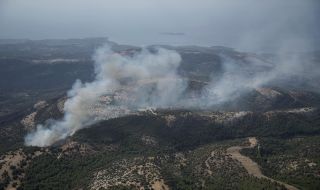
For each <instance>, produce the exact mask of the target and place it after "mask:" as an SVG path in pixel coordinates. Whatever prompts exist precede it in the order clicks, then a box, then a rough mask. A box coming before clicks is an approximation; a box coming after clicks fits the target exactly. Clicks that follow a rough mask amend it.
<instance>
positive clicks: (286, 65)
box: [25, 46, 320, 146]
mask: <svg viewBox="0 0 320 190" xmlns="http://www.w3.org/2000/svg"><path fill="white" fill-rule="evenodd" d="M220 56H221V58H222V70H221V76H220V77H218V78H217V77H213V79H212V80H211V81H210V82H209V84H207V85H206V86H205V87H204V88H203V89H202V90H201V91H200V92H199V93H196V95H194V94H193V95H192V93H190V92H189V91H188V80H189V79H188V78H186V77H182V76H180V75H178V74H177V73H178V68H179V66H180V62H181V57H180V55H179V54H178V53H177V52H175V51H172V50H166V49H161V48H155V49H154V48H146V49H142V50H141V51H137V52H136V51H134V52H121V53H116V52H113V51H112V50H111V48H110V47H108V46H105V47H102V48H100V49H98V50H97V51H96V53H95V55H94V56H93V58H94V61H95V74H96V78H95V80H94V81H93V82H90V83H82V82H81V81H79V80H78V81H76V82H75V84H74V85H73V87H72V89H71V90H70V91H69V92H68V100H67V101H66V102H65V106H64V111H65V115H64V117H63V119H62V120H58V121H50V122H49V123H47V124H46V125H38V126H37V129H36V131H34V132H32V133H30V134H29V135H27V137H26V139H25V143H26V145H32V146H49V145H51V144H53V143H55V142H57V141H59V140H62V139H65V138H66V137H68V136H70V135H72V134H74V133H75V132H76V131H77V130H79V129H81V128H84V127H87V126H90V125H91V124H93V123H95V122H97V121H98V120H105V119H110V118H115V117H120V116H124V115H127V114H132V113H133V112H137V111H138V110H141V109H146V108H150V107H151V108H187V109H189V108H197V109H212V108H214V107H215V106H220V105H223V104H224V103H226V102H231V101H233V100H236V99H237V98H238V97H240V96H241V94H243V93H245V92H249V91H250V90H253V89H257V88H260V87H263V86H264V85H267V84H271V83H273V82H275V81H276V82H277V83H279V82H278V81H280V80H283V79H284V78H285V79H290V78H291V77H304V78H305V77H309V78H311V79H312V78H317V77H318V76H319V73H320V72H319V66H317V65H315V64H311V63H310V62H309V63H308V64H305V59H304V57H299V56H298V57H296V56H295V55H292V54H285V56H280V57H279V58H277V59H275V60H274V61H275V62H270V61H266V60H262V59H260V58H258V57H256V56H249V57H248V58H247V59H246V60H244V61H243V60H242V61H239V60H238V59H235V58H234V57H233V58H232V57H229V56H228V55H225V54H223V53H222V54H221V55H220ZM304 81H305V80H304ZM313 81H314V80H313ZM306 82H307V81H306ZM289 83H290V82H289ZM287 84H288V83H287ZM287 84H286V85H287ZM318 89H319V88H318ZM103 97H105V98H106V99H107V101H104V103H101V98H103ZM97 105H99V106H100V110H102V111H100V112H103V113H102V114H100V115H102V117H100V116H99V114H97V113H96V112H97V111H96V110H95V108H96V107H97ZM101 105H102V107H101ZM97 115H98V116H97Z"/></svg>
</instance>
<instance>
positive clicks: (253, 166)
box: [227, 137, 298, 190]
mask: <svg viewBox="0 0 320 190" xmlns="http://www.w3.org/2000/svg"><path fill="white" fill-rule="evenodd" d="M248 141H249V143H250V145H249V146H232V147H230V148H228V149H227V154H230V155H231V158H232V159H235V160H238V161H239V162H240V163H241V165H242V166H243V167H244V168H245V169H246V170H247V172H248V173H249V174H250V175H253V176H255V177H257V178H265V179H268V180H270V181H273V182H277V183H279V184H281V185H284V186H285V187H286V188H287V189H288V190H298V188H296V187H294V186H292V185H289V184H286V183H284V182H281V181H277V180H274V179H272V178H269V177H267V176H265V175H263V173H262V172H261V170H260V167H259V165H258V164H257V163H256V162H254V161H253V160H251V159H250V158H249V157H247V156H244V155H242V154H240V150H241V149H243V148H254V147H255V146H257V144H258V141H257V139H256V138H255V137H249V138H248Z"/></svg>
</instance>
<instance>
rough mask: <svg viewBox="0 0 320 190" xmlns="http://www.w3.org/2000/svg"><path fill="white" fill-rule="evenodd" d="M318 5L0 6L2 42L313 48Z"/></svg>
mask: <svg viewBox="0 0 320 190" xmlns="http://www.w3.org/2000/svg"><path fill="white" fill-rule="evenodd" d="M319 5H320V0H265V1H263V0H0V38H30V39H44V38H82V37H109V38H110V39H111V40H113V41H116V42H120V43H126V44H134V45H148V44H155V43H157V44H158V43H161V44H175V45H177V44H179V45H181V44H196V45H206V46H211V45H224V46H230V47H236V48H239V49H249V50H251V49H264V48H272V47H274V46H281V45H283V44H285V45H286V46H291V47H303V48H310V47H313V45H316V44H318V43H319V42H320V40H319V39H320V34H319V29H320V22H319V21H317V19H319V18H320V8H319ZM166 33H184V35H168V34H166ZM303 48H302V49H303Z"/></svg>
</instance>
